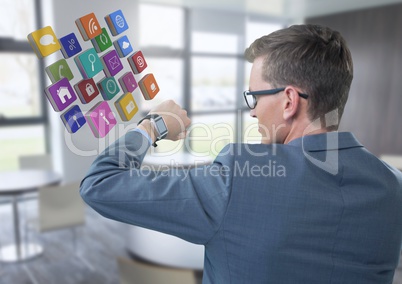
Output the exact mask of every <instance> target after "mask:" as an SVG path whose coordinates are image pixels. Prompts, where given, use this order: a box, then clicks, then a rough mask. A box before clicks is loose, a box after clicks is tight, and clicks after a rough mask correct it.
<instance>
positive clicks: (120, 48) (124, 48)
mask: <svg viewBox="0 0 402 284" xmlns="http://www.w3.org/2000/svg"><path fill="white" fill-rule="evenodd" d="M114 47H115V48H116V50H117V53H118V54H119V56H120V57H121V58H122V57H126V56H127V55H129V54H130V53H131V52H133V47H132V46H131V43H130V41H129V40H128V37H127V36H123V37H121V38H119V39H118V40H116V41H115V42H114Z"/></svg>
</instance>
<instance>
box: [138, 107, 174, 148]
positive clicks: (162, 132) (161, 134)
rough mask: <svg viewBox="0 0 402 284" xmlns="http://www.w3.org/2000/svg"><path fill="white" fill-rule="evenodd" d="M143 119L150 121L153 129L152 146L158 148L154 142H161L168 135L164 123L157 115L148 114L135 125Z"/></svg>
mask: <svg viewBox="0 0 402 284" xmlns="http://www.w3.org/2000/svg"><path fill="white" fill-rule="evenodd" d="M145 119H149V121H151V124H152V127H153V129H155V132H156V140H155V142H154V143H153V144H152V146H154V147H156V146H158V145H156V142H157V141H159V140H162V139H163V138H165V137H166V136H167V134H168V129H167V126H166V124H165V121H164V120H163V118H162V116H159V115H157V114H148V115H147V116H145V117H144V118H142V119H141V120H140V121H139V122H138V123H137V125H139V124H140V123H141V122H142V121H144V120H145Z"/></svg>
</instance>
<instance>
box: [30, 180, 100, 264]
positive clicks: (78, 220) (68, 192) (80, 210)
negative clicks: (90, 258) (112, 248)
mask: <svg viewBox="0 0 402 284" xmlns="http://www.w3.org/2000/svg"><path fill="white" fill-rule="evenodd" d="M78 189H79V182H74V183H68V184H63V185H55V186H46V187H41V188H39V190H38V216H37V218H36V219H33V220H28V221H27V222H26V223H27V226H26V231H27V232H28V231H29V228H32V229H34V230H35V231H37V232H38V233H44V232H48V231H54V230H60V229H66V228H67V229H72V232H73V246H74V251H75V255H76V256H77V257H78V258H79V259H80V260H81V261H82V262H83V263H84V264H85V265H86V266H87V267H88V268H89V269H90V270H93V267H92V266H91V265H90V264H89V263H88V262H87V261H86V260H85V259H84V258H83V257H82V256H81V255H80V254H79V251H78V249H77V241H76V239H77V227H79V226H82V225H84V224H85V204H84V201H83V200H82V198H81V196H80V194H79V190H78ZM26 238H28V233H27V234H26Z"/></svg>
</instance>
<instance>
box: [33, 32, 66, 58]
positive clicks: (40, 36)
mask: <svg viewBox="0 0 402 284" xmlns="http://www.w3.org/2000/svg"><path fill="white" fill-rule="evenodd" d="M28 41H29V44H30V45H31V47H32V49H33V50H34V51H35V53H36V55H37V56H38V57H39V58H43V57H45V56H48V55H50V54H52V53H54V52H56V51H58V50H60V49H61V46H60V43H59V41H58V40H57V37H56V35H55V33H54V31H53V29H52V27H50V26H47V27H44V28H43V29H40V30H37V31H34V32H32V33H30V34H29V35H28Z"/></svg>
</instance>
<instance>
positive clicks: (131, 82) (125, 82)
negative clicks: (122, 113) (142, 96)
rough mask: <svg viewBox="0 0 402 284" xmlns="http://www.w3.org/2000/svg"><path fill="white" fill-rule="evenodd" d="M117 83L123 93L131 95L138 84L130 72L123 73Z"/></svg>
mask: <svg viewBox="0 0 402 284" xmlns="http://www.w3.org/2000/svg"><path fill="white" fill-rule="evenodd" d="M119 83H120V85H121V87H122V88H123V91H124V93H132V92H133V91H134V90H135V89H136V88H137V87H138V83H137V81H136V80H135V78H134V74H133V73H132V72H127V73H125V74H124V75H123V76H122V77H121V78H120V79H119Z"/></svg>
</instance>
